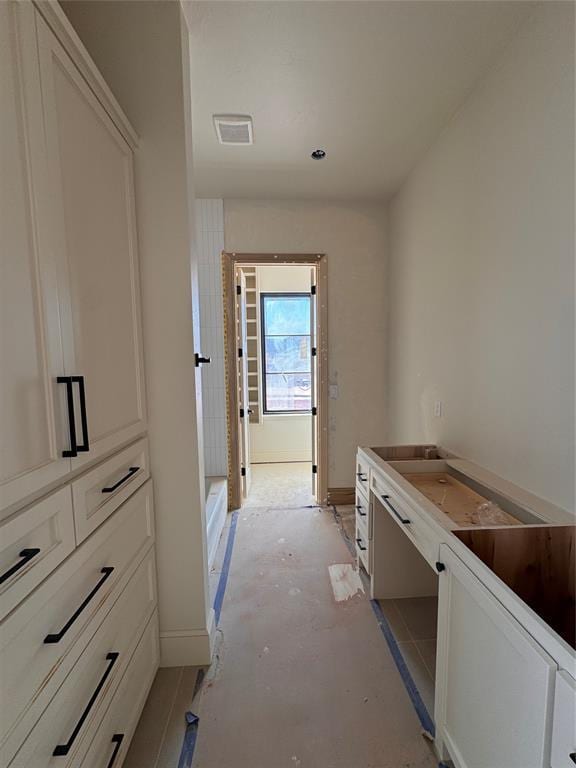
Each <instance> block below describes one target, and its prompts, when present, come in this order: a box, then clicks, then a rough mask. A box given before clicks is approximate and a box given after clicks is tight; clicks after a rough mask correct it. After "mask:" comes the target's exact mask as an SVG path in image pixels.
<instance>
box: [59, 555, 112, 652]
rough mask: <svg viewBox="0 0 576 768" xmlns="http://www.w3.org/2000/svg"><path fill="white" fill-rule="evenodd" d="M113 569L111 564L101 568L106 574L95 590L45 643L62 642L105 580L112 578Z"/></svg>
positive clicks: (101, 571)
mask: <svg viewBox="0 0 576 768" xmlns="http://www.w3.org/2000/svg"><path fill="white" fill-rule="evenodd" d="M113 570H114V568H113V567H112V566H109V567H106V568H102V569H101V570H100V573H102V574H104V575H103V576H102V578H101V579H100V581H99V582H98V584H96V586H95V587H94V589H93V590H92V591H91V592H90V594H89V595H88V597H87V598H86V599H85V600H84V601H83V602H82V605H80V607H79V608H77V609H76V610H75V611H74V613H73V614H72V616H70V618H69V619H68V621H67V622H66V624H64V626H63V627H62V629H61V630H60V632H57V633H56V634H53V635H46V637H45V638H44V642H45V643H59V642H60V640H62V638H63V637H64V635H65V634H66V632H68V630H69V629H70V627H71V626H72V624H74V622H75V621H76V619H77V618H78V616H80V614H81V613H82V611H83V610H84V608H86V606H87V605H88V603H89V602H90V601H91V600H92V598H93V597H94V595H95V594H96V593H97V592H98V590H99V589H100V588H101V587H102V585H103V584H104V582H105V581H106V579H109V578H110V576H111V574H112V571H113Z"/></svg>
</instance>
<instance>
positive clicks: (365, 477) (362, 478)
mask: <svg viewBox="0 0 576 768" xmlns="http://www.w3.org/2000/svg"><path fill="white" fill-rule="evenodd" d="M356 477H357V478H358V480H360V482H362V483H365V482H366V481H367V480H368V475H365V474H364V472H356Z"/></svg>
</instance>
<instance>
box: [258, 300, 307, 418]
mask: <svg viewBox="0 0 576 768" xmlns="http://www.w3.org/2000/svg"><path fill="white" fill-rule="evenodd" d="M261 302H262V303H261V321H262V361H263V365H262V383H263V394H264V413H302V412H306V411H310V410H311V408H312V391H311V389H312V388H311V357H310V296H309V294H307V293H263V294H261Z"/></svg>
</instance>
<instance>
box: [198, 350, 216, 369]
mask: <svg viewBox="0 0 576 768" xmlns="http://www.w3.org/2000/svg"><path fill="white" fill-rule="evenodd" d="M211 362H212V360H211V359H210V358H209V357H202V355H199V354H198V352H196V353H195V355H194V365H195V366H196V368H198V366H199V365H203V364H204V363H211Z"/></svg>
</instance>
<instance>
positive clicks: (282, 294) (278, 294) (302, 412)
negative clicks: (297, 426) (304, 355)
mask: <svg viewBox="0 0 576 768" xmlns="http://www.w3.org/2000/svg"><path fill="white" fill-rule="evenodd" d="M294 296H302V297H306V298H307V299H308V305H309V306H310V301H311V296H310V293H309V292H306V291H263V292H261V293H260V355H261V358H262V366H261V371H262V415H263V416H310V414H311V413H312V408H307V409H298V410H297V409H292V410H286V411H270V410H268V401H267V396H266V312H265V309H264V303H265V300H266V298H269V297H272V298H277V299H278V298H279V299H282V298H292V297H294ZM278 335H280V334H278ZM281 335H282V336H308V339H309V340H310V341H309V346H310V370H309V371H308V374H309V375H310V377H311V376H312V328H310V329H309V333H307V334H306V333H284V334H281ZM298 373H306V372H305V371H293V372H292V373H291V374H290V375H295V374H298Z"/></svg>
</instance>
